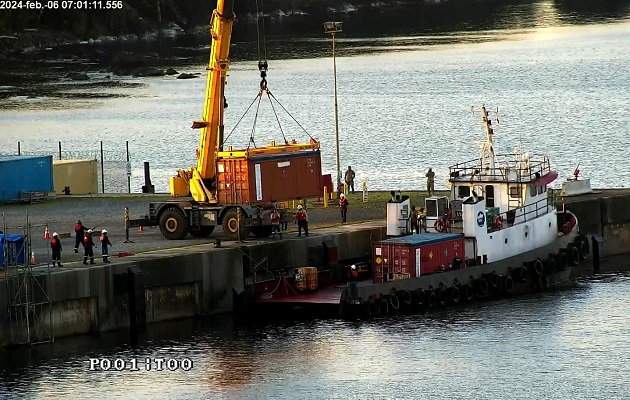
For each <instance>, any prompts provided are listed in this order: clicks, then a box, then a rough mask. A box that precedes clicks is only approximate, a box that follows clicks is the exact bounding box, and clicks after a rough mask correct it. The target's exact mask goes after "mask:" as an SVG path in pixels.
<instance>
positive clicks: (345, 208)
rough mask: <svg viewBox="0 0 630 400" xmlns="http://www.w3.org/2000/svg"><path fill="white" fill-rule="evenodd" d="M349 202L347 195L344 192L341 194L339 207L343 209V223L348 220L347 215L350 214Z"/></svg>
mask: <svg viewBox="0 0 630 400" xmlns="http://www.w3.org/2000/svg"><path fill="white" fill-rule="evenodd" d="M348 204H349V203H348V199H346V196H345V195H344V194H343V193H342V194H341V196H339V209H340V210H341V223H342V224H343V223H344V222H346V217H347V215H348Z"/></svg>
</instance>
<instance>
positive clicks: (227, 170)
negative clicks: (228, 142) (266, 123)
mask: <svg viewBox="0 0 630 400" xmlns="http://www.w3.org/2000/svg"><path fill="white" fill-rule="evenodd" d="M217 168H218V169H217V173H218V174H217V187H218V194H219V203H220V204H256V203H265V202H270V201H284V200H295V199H304V198H309V197H320V196H321V195H322V191H323V186H322V162H321V154H320V152H319V150H310V151H300V152H294V153H281V154H272V155H256V156H250V157H249V158H246V157H231V158H228V157H223V158H219V160H218V164H217Z"/></svg>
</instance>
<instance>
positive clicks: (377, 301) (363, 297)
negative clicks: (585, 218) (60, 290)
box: [340, 232, 583, 317]
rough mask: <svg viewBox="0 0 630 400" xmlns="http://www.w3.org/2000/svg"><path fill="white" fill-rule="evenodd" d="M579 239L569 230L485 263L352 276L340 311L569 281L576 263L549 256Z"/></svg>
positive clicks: (356, 312)
mask: <svg viewBox="0 0 630 400" xmlns="http://www.w3.org/2000/svg"><path fill="white" fill-rule="evenodd" d="M576 239H577V240H576ZM579 240H583V238H581V237H580V238H578V235H577V232H570V233H569V234H567V235H561V236H558V237H557V239H556V240H555V241H553V242H552V243H550V244H548V245H545V246H541V247H539V248H536V249H533V250H530V251H527V252H525V253H521V254H518V255H515V256H513V257H509V258H505V259H502V260H499V261H495V262H491V263H487V264H481V265H475V266H469V267H467V268H461V269H457V270H448V271H444V272H441V273H436V274H431V275H425V276H421V277H418V278H409V279H403V280H395V281H389V282H383V283H370V282H356V283H355V282H350V283H349V284H347V285H345V286H344V287H343V288H342V291H341V309H340V312H341V315H342V316H343V317H357V316H361V317H372V316H375V315H374V314H375V311H376V314H383V313H384V312H385V313H392V312H397V310H398V309H399V308H405V307H412V308H413V307H415V308H420V307H422V308H430V307H432V306H438V305H440V303H441V305H446V304H457V303H459V302H464V301H466V300H473V299H472V298H471V295H472V296H473V297H474V298H475V299H478V298H483V297H491V296H493V295H496V294H501V293H506V292H509V293H510V294H524V293H531V292H533V291H536V290H545V289H548V288H558V287H566V286H570V285H571V284H572V280H571V270H572V268H573V267H574V266H573V265H570V264H572V263H571V262H569V263H567V264H568V265H560V266H559V267H558V265H559V264H556V265H555V267H554V266H553V264H552V263H553V262H549V263H548V262H547V261H548V260H549V259H550V256H552V258H554V260H557V259H558V257H564V256H561V255H560V254H565V253H566V252H567V249H568V248H569V249H570V248H571V247H572V246H574V245H575V244H576V243H579ZM554 255H555V257H553V256H554ZM537 260H538V265H536V264H537ZM563 264H564V263H563ZM573 264H575V263H573ZM482 281H485V283H484V282H482ZM468 285H470V286H471V287H472V290H471V289H470V288H467V287H466V286H468ZM454 288H457V289H454ZM441 292H444V293H441ZM471 292H472V293H471ZM430 293H434V294H435V295H436V300H435V302H436V303H435V304H433V305H431V304H429V302H428V299H426V298H425V297H427V294H430ZM419 297H421V298H422V299H419ZM383 303H385V304H383Z"/></svg>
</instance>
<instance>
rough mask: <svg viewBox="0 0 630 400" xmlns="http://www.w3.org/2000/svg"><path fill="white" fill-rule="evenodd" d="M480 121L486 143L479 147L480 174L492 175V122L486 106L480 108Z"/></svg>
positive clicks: (493, 158) (493, 165)
mask: <svg viewBox="0 0 630 400" xmlns="http://www.w3.org/2000/svg"><path fill="white" fill-rule="evenodd" d="M481 114H482V121H483V125H484V128H485V130H486V141H485V142H484V143H483V144H482V145H481V155H480V157H479V160H480V162H481V174H484V173H486V174H489V175H494V167H495V157H494V146H493V143H492V135H494V131H493V129H492V121H491V120H490V118H489V117H488V111H487V110H486V106H485V105H484V106H482V107H481Z"/></svg>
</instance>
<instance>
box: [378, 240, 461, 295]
mask: <svg viewBox="0 0 630 400" xmlns="http://www.w3.org/2000/svg"><path fill="white" fill-rule="evenodd" d="M456 258H459V259H460V260H464V259H465V254H464V235H462V234H459V233H420V234H417V235H410V236H401V237H397V238H393V239H387V240H382V241H380V242H376V243H374V244H373V245H372V260H373V262H372V264H373V274H374V276H373V279H374V283H381V282H384V281H386V280H391V279H392V278H391V277H392V275H389V274H394V276H395V277H403V278H404V277H406V276H407V275H406V274H408V277H409V278H414V277H420V276H423V275H428V274H433V273H436V272H439V271H444V270H448V268H449V266H450V265H452V264H453V260H454V259H456ZM461 267H465V263H463V262H462V264H461V266H460V268H461ZM388 277H389V278H388Z"/></svg>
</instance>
